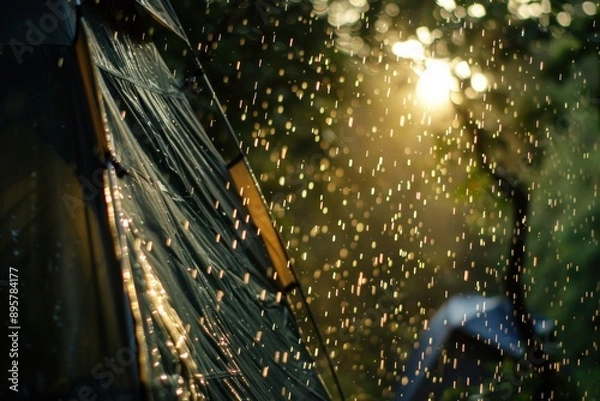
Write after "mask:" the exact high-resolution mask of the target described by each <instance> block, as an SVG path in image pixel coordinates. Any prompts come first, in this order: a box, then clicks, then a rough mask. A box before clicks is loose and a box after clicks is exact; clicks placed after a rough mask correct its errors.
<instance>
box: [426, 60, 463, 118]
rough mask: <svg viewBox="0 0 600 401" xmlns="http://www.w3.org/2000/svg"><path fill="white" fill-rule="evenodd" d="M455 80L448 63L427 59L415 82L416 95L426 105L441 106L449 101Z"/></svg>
mask: <svg viewBox="0 0 600 401" xmlns="http://www.w3.org/2000/svg"><path fill="white" fill-rule="evenodd" d="M455 81H456V79H455V78H454V76H453V75H452V71H451V69H450V64H448V63H447V62H446V61H443V60H431V59H430V60H427V62H426V64H425V69H424V70H423V71H422V72H421V73H420V75H419V81H418V82H417V88H416V90H417V96H418V98H419V99H420V100H421V101H422V102H423V104H424V105H425V106H427V107H431V108H433V107H440V106H443V105H445V104H446V103H448V102H449V101H450V92H451V91H452V90H453V89H454V87H455V86H456V83H455Z"/></svg>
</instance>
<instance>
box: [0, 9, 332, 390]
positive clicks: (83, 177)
mask: <svg viewBox="0 0 600 401" xmlns="http://www.w3.org/2000/svg"><path fill="white" fill-rule="evenodd" d="M111 5H112V3H111V2H101V3H100V4H92V3H91V2H90V4H88V3H84V8H83V10H82V12H81V15H82V21H83V22H82V23H81V25H80V27H79V30H80V36H79V37H80V38H85V43H86V44H87V47H88V48H89V55H90V59H89V60H88V61H89V65H88V67H89V68H91V70H92V73H93V76H94V85H95V88H96V89H97V91H98V93H99V94H100V96H99V99H100V102H99V104H98V105H96V106H98V107H97V108H99V109H100V110H99V112H100V113H101V116H102V118H103V124H104V129H105V133H106V134H107V135H106V138H104V141H103V140H102V139H99V138H98V137H97V134H98V132H97V127H95V124H94V120H95V116H94V110H93V109H94V103H95V102H94V99H90V98H89V96H85V92H86V91H85V85H84V84H83V83H82V82H80V80H79V79H78V78H77V77H78V76H79V75H78V74H80V70H81V69H82V65H81V64H82V63H83V62H80V63H77V58H76V54H75V51H74V47H73V46H72V43H73V42H72V41H71V39H74V38H68V37H67V38H66V40H65V43H64V44H62V45H60V46H57V45H42V44H40V45H37V46H36V47H35V49H34V51H33V52H31V55H28V57H29V59H28V60H26V62H24V63H23V65H20V64H19V63H18V62H17V61H16V60H15V57H14V55H13V54H11V53H10V52H9V53H7V52H6V46H4V47H3V54H2V69H3V70H5V71H4V72H6V73H8V72H10V74H11V76H15V77H17V78H16V79H15V80H13V82H12V83H11V85H10V86H9V87H8V88H5V87H3V88H2V116H1V117H2V121H3V125H2V141H3V146H2V150H1V152H2V156H3V157H2V163H3V166H2V167H4V171H14V172H15V174H10V176H9V177H7V178H6V177H5V178H3V180H2V181H1V182H2V206H1V207H2V231H1V232H2V245H1V248H0V249H1V252H2V260H3V261H7V263H8V265H11V266H12V265H14V266H16V267H18V268H19V272H20V273H22V278H21V282H20V283H21V284H20V285H21V288H22V289H23V292H22V294H23V298H22V300H21V302H22V305H23V307H22V309H21V316H22V321H21V333H22V337H21V341H22V346H23V347H24V348H27V349H28V351H27V354H26V355H24V356H22V361H23V362H22V363H23V367H22V370H21V379H20V380H21V381H20V387H19V388H20V390H21V393H20V394H19V395H20V398H21V399H35V400H37V399H60V398H61V397H64V398H65V399H72V398H76V399H78V397H79V398H81V396H82V394H83V395H84V396H87V397H92V396H94V395H98V397H99V398H98V399H114V400H117V399H118V400H130V399H131V400H133V399H155V400H171V399H207V400H235V399H239V400H265V399H269V400H275V399H286V400H287V399H296V400H307V399H310V400H325V399H329V395H328V393H327V391H326V389H325V388H324V386H323V385H322V382H321V380H320V378H319V376H318V373H317V371H316V369H315V364H314V362H313V361H312V360H311V358H310V355H309V353H308V351H307V349H306V347H305V346H304V344H303V343H302V341H301V340H300V336H299V334H298V330H297V328H296V325H295V321H294V318H293V316H292V314H291V311H290V308H289V305H288V304H287V302H286V298H285V295H284V293H283V292H282V289H281V287H279V286H278V283H277V281H276V280H275V279H274V277H273V271H272V261H271V260H270V258H269V254H268V252H267V249H266V247H265V244H264V241H263V240H262V238H261V236H260V235H259V233H258V230H257V228H256V226H255V225H254V223H253V221H252V219H251V218H250V216H249V214H248V212H247V209H246V208H245V206H244V205H243V200H242V199H241V198H240V196H239V194H238V191H237V189H236V188H235V186H234V184H233V182H232V179H231V176H230V173H229V171H228V170H227V167H226V165H225V162H224V160H223V159H222V158H221V157H220V155H219V153H218V152H217V150H216V149H215V147H214V146H213V145H212V142H211V140H210V138H209V137H208V135H207V133H206V132H205V131H204V129H203V128H202V127H201V126H200V125H199V123H198V122H197V120H196V119H195V118H194V113H193V110H192V109H191V108H190V106H189V104H188V102H187V100H186V99H185V97H184V96H183V94H182V92H181V91H180V89H179V84H178V83H177V82H176V81H175V80H174V79H173V78H172V75H171V73H170V71H169V69H168V68H167V66H166V65H165V63H164V62H163V61H162V58H161V56H160V54H159V52H158V51H157V49H156V48H155V47H154V45H153V44H152V43H149V42H143V41H142V40H141V38H142V35H141V34H140V32H142V31H143V29H140V27H139V26H134V25H133V24H134V22H132V21H134V20H136V19H135V18H124V19H123V20H122V21H116V20H115V18H114V16H115V15H122V14H119V13H115V12H114V10H113V9H111ZM132 10H133V9H129V8H128V9H127V10H126V13H129V12H132ZM127 17H131V15H127ZM127 21H129V22H127ZM137 21H139V19H138V20H137ZM4 43H6V42H4ZM79 56H80V57H81V52H80V54H79ZM84 75H85V74H84ZM88 78H89V77H88ZM97 111H98V110H97ZM5 122H6V123H5ZM107 152H112V153H114V155H115V156H116V157H117V158H118V160H119V162H120V164H119V165H118V167H119V166H122V167H123V168H125V169H126V170H127V174H126V175H123V176H121V177H120V178H117V175H116V171H115V168H114V167H115V166H116V164H115V163H113V162H112V157H107ZM14 166H17V167H14ZM67 195H68V196H67ZM5 266H7V264H3V266H2V267H3V268H5ZM107 358H108V359H107ZM115 363H116V364H117V365H116V366H112V365H110V364H115ZM113 368H114V369H113ZM116 372H118V374H117V373H116ZM2 391H5V389H4V388H3V389H2ZM3 395H4V393H3Z"/></svg>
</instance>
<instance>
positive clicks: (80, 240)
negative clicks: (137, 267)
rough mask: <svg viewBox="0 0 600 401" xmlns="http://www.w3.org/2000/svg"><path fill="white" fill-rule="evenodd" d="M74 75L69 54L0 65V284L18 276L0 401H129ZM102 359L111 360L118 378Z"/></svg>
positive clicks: (112, 271)
mask: <svg viewBox="0 0 600 401" xmlns="http://www.w3.org/2000/svg"><path fill="white" fill-rule="evenodd" d="M79 68H80V66H79V64H78V59H77V55H76V52H75V49H74V47H73V46H72V45H69V46H65V45H40V46H37V47H36V48H35V50H34V51H33V52H31V53H27V54H25V55H23V56H22V59H20V58H19V56H18V55H15V54H13V53H12V52H11V51H7V52H4V53H3V54H2V55H0V74H1V75H2V76H3V77H10V79H5V80H3V83H2V85H1V86H0V124H1V125H0V141H1V144H2V145H1V146H0V153H1V155H0V168H2V171H3V174H2V178H1V179H0V261H1V265H0V268H1V269H2V278H3V280H5V279H7V278H8V277H9V275H8V271H7V270H8V269H10V268H12V269H13V270H12V272H13V273H15V272H16V275H17V276H18V280H17V283H18V293H17V295H18V307H19V309H18V318H17V321H16V323H17V325H15V324H14V323H15V322H13V321H12V320H8V321H7V319H8V318H9V316H8V314H4V315H3V316H2V324H3V325H2V327H3V328H4V330H6V328H8V327H9V326H10V327H12V326H17V327H19V329H18V330H17V332H18V358H14V359H11V358H8V357H5V358H2V370H3V372H7V371H8V368H9V367H8V366H7V364H8V363H12V361H15V360H16V361H17V362H18V368H19V387H18V389H19V393H18V394H16V393H15V392H14V391H12V390H10V389H8V385H10V384H11V382H9V381H7V380H3V381H2V386H1V387H0V398H2V399H10V400H18V399H29V400H59V399H61V398H62V399H64V400H70V399H80V398H81V397H82V396H85V397H88V396H89V397H92V396H93V395H96V394H104V395H105V396H111V397H113V396H114V397H113V399H119V400H137V399H140V387H141V386H140V384H139V375H138V370H137V364H136V363H134V361H133V360H132V359H133V358H134V357H135V355H134V352H135V350H136V344H135V343H134V342H133V341H132V336H131V329H130V328H131V324H132V320H131V313H130V311H129V309H130V308H129V306H128V301H127V299H126V297H125V294H124V292H123V286H122V278H121V272H120V270H119V263H118V261H117V258H116V252H115V248H114V242H113V240H112V237H111V236H110V235H109V227H108V222H107V219H106V215H107V205H106V203H105V202H104V199H103V188H104V186H105V169H104V168H103V166H102V164H101V162H100V161H99V160H100V158H99V156H100V153H99V151H98V150H99V149H100V146H99V144H98V142H97V137H96V136H95V135H93V124H92V116H91V115H90V113H89V108H88V107H87V98H86V96H85V94H84V85H83V82H82V80H81V79H80V78H79V77H80V74H79ZM6 288H7V287H3V289H2V294H3V296H2V302H3V303H4V302H7V301H8V299H7V298H8V297H6V296H5V295H6V294H7V292H6ZM3 305H5V304H3ZM4 310H8V307H6V308H4ZM11 333H12V330H11ZM3 337H4V338H6V335H5V332H4V331H3ZM3 344H6V342H4V340H3ZM105 358H108V362H111V361H112V360H113V358H114V360H115V361H121V362H122V363H120V364H119V365H118V370H119V372H120V374H119V375H114V374H112V373H111V372H112V371H111V368H110V366H109V365H107V364H106V361H107V360H106V359H105ZM108 383H110V386H108V387H107V388H104V387H103V386H104V385H107V384H108Z"/></svg>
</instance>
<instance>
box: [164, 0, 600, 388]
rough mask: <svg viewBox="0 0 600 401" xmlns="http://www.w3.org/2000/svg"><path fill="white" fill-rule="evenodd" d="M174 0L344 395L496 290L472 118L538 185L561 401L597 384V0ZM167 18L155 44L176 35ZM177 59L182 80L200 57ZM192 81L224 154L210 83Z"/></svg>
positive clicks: (503, 227)
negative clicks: (434, 323)
mask: <svg viewBox="0 0 600 401" xmlns="http://www.w3.org/2000/svg"><path fill="white" fill-rule="evenodd" d="M174 4H175V6H176V8H177V12H178V14H179V16H180V18H181V19H182V23H183V26H184V27H186V29H189V31H188V35H189V36H190V38H191V40H192V43H194V44H197V48H198V55H199V57H200V59H201V61H202V63H203V64H204V67H205V70H206V71H205V72H206V74H207V75H208V77H209V78H210V80H211V81H212V84H213V86H214V88H215V91H216V93H217V95H218V97H219V98H220V100H221V102H222V103H223V105H224V107H225V109H226V113H227V116H228V118H229V121H230V122H231V124H232V126H233V128H234V130H235V132H236V133H237V134H238V138H239V140H240V141H241V142H242V146H243V148H244V151H245V152H246V153H247V155H248V158H249V160H250V163H251V165H252V166H253V168H254V171H255V173H256V175H257V178H258V180H259V181H260V183H261V186H262V189H263V192H264V194H265V197H266V200H267V202H268V203H269V205H270V207H271V210H272V212H273V215H274V217H275V219H276V221H277V223H278V227H279V229H280V231H281V232H282V235H283V237H284V239H285V240H286V241H287V242H288V245H289V250H290V253H291V254H292V256H293V257H294V259H295V268H296V271H297V273H298V275H299V276H300V278H301V283H302V288H303V289H304V291H305V292H306V294H307V295H308V297H309V301H310V305H311V309H312V311H313V313H314V314H315V317H316V320H317V322H318V325H319V330H320V332H321V333H322V335H323V336H324V338H325V341H326V343H327V347H328V350H329V352H330V353H331V356H332V359H333V361H334V363H335V364H336V366H337V367H338V375H339V378H340V380H341V383H342V386H343V389H344V393H345V395H346V399H348V400H385V399H390V398H391V397H392V396H393V393H394V389H395V386H396V385H397V383H399V382H400V381H401V380H402V377H403V376H404V374H405V372H404V363H405V361H406V358H407V356H408V354H409V353H410V351H411V350H412V349H413V346H414V343H415V340H416V338H417V335H418V333H419V332H420V331H421V330H422V329H423V327H424V326H425V325H426V324H427V320H428V319H429V318H430V317H431V316H432V314H433V313H434V312H435V311H436V310H437V308H439V307H440V305H442V304H443V302H444V301H445V300H447V299H448V298H449V297H450V296H451V295H453V294H460V293H471V292H475V293H479V294H482V295H488V296H491V295H495V294H500V293H502V291H503V289H502V284H503V283H502V281H503V271H504V268H505V263H506V259H507V255H508V253H509V250H510V239H511V235H512V225H511V217H510V216H511V213H510V208H511V205H510V203H509V202H507V200H506V199H505V198H504V197H503V195H502V194H501V193H500V192H499V190H498V188H497V186H495V185H494V182H493V180H492V179H491V178H490V176H489V174H488V173H487V170H486V168H483V167H486V166H483V165H482V164H483V163H482V158H481V155H480V154H478V152H477V151H476V150H475V147H474V143H473V136H472V132H473V130H475V129H479V130H480V132H482V133H483V134H484V135H483V136H481V137H480V138H481V139H480V140H481V141H483V148H482V149H484V152H485V160H486V163H487V164H488V165H487V168H492V169H502V170H503V171H506V172H507V173H508V174H510V175H511V176H513V177H515V179H517V180H519V182H523V183H524V184H525V185H526V186H527V188H528V189H529V192H530V194H531V210H530V214H529V232H528V237H527V244H526V245H527V248H526V252H527V259H526V261H525V271H524V276H523V279H524V280H523V286H524V288H525V289H526V296H527V298H526V301H527V307H528V308H529V310H531V311H534V312H536V313H539V314H543V315H545V316H548V317H549V318H551V319H552V320H554V322H555V325H556V336H557V339H556V347H554V348H555V350H554V355H553V356H552V357H553V360H554V361H555V369H556V370H558V371H559V373H562V376H563V378H564V380H565V382H566V385H567V386H568V387H569V388H570V389H571V390H569V391H570V393H569V394H570V396H569V397H570V398H569V399H573V400H574V399H578V400H599V399H600V390H599V389H600V381H599V380H600V379H599V378H600V352H599V350H598V347H599V345H600V333H599V321H600V305H599V300H600V298H599V297H598V293H599V292H600V269H599V267H600V246H599V236H600V195H599V191H600V168H599V167H600V165H599V162H598V160H600V149H599V142H600V132H599V131H600V128H599V127H600V113H599V108H600V95H599V82H598V80H599V76H600V52H599V51H600V25H599V24H600V5H599V3H598V2H596V1H588V0H586V1H581V0H575V1H555V0H541V1H537V0H531V1H530V0H509V1H489V0H486V1H481V2H476V1H461V0H438V1H436V2H434V1H417V0H312V1H309V0H291V1H279V0H229V1H222V0H217V1H211V2H205V1H195V0H194V1H192V0H179V1H176V2H174ZM160 29H161V28H160V27H158V26H157V27H156V31H155V34H154V37H155V40H156V41H157V42H158V43H159V44H161V43H162V42H163V41H164V48H165V49H168V50H169V51H170V53H172V54H177V52H178V51H179V50H178V46H181V51H184V50H183V49H184V45H183V44H181V43H178V41H177V40H175V39H174V38H170V37H168V35H167V34H166V33H164V35H163V34H161V31H160ZM174 63H175V61H174ZM174 72H175V73H176V74H177V76H178V77H179V78H181V80H182V82H184V81H185V80H186V78H189V77H190V76H191V75H193V73H194V69H193V67H192V66H191V64H190V66H188V65H175V66H174ZM188 84H189V86H190V96H191V97H192V98H193V99H194V102H195V103H196V109H197V112H198V115H199V117H200V118H201V120H202V121H203V123H204V124H205V126H207V127H210V129H209V130H210V133H211V134H212V135H213V137H214V139H215V142H216V143H217V144H218V145H219V147H220V148H221V149H222V150H223V153H224V155H226V156H227V155H228V154H232V155H233V154H234V153H235V152H231V153H229V152H230V151H231V149H232V146H235V144H233V143H232V141H231V140H230V138H229V133H228V132H227V127H226V125H225V124H224V122H223V119H222V118H221V116H220V115H219V113H218V110H217V108H216V107H215V104H214V103H213V102H212V98H211V95H210V93H209V91H208V90H207V89H206V88H205V87H203V85H202V84H201V83H200V82H196V83H193V82H191V81H190V80H189V79H188ZM296 298H297V297H296ZM292 299H294V294H292ZM294 307H295V309H296V311H297V316H298V318H299V319H300V320H301V325H302V329H303V334H304V337H305V338H306V341H307V343H308V345H309V347H310V348H311V349H312V350H313V354H314V355H316V359H317V360H318V362H319V365H320V367H321V370H322V372H323V377H324V379H325V381H326V382H327V384H328V386H329V388H330V389H331V392H332V395H333V396H334V398H335V397H336V396H337V395H336V392H335V387H334V386H333V382H332V378H331V375H330V374H329V373H328V371H327V364H326V361H325V360H324V358H323V355H322V354H319V353H318V352H317V349H318V347H317V344H316V340H315V335H314V330H313V328H312V327H311V326H310V324H308V321H307V320H306V311H304V310H303V307H302V304H301V303H300V302H298V303H295V304H294ZM534 373H535V372H533V373H531V374H528V375H526V376H525V378H524V380H523V382H522V383H520V384H521V386H520V392H521V397H523V399H530V398H529V396H530V395H531V394H529V393H528V391H531V388H533V384H531V383H535V380H536V377H535V374H534ZM497 376H498V377H496V380H497V381H499V380H501V377H500V376H502V375H501V374H498V375H497ZM528 383H530V384H528ZM512 399H517V398H516V397H515V398H512Z"/></svg>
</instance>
